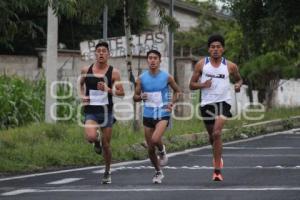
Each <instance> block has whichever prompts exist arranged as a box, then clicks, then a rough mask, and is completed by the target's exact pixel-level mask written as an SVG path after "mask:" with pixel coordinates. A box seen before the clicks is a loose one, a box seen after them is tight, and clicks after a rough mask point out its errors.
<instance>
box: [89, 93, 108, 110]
mask: <svg viewBox="0 0 300 200" xmlns="http://www.w3.org/2000/svg"><path fill="white" fill-rule="evenodd" d="M90 105H92V106H103V105H108V95H107V92H104V91H102V90H90Z"/></svg>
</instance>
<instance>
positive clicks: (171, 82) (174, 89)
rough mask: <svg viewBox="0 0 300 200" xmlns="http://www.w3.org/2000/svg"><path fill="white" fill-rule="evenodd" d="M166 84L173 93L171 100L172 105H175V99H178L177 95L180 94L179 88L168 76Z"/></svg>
mask: <svg viewBox="0 0 300 200" xmlns="http://www.w3.org/2000/svg"><path fill="white" fill-rule="evenodd" d="M168 83H169V85H170V86H171V88H172V89H173V92H174V94H173V98H172V103H175V102H176V101H177V99H178V98H179V95H180V94H181V91H180V88H179V86H178V85H177V83H176V82H175V80H174V77H173V76H171V75H170V76H169V79H168Z"/></svg>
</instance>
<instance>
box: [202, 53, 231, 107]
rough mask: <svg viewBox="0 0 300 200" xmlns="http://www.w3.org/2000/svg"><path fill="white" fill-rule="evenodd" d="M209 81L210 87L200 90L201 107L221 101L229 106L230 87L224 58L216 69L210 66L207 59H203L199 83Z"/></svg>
mask: <svg viewBox="0 0 300 200" xmlns="http://www.w3.org/2000/svg"><path fill="white" fill-rule="evenodd" d="M209 79H212V84H211V87H210V88H203V89H201V106H205V105H207V104H211V103H217V102H222V101H225V102H227V103H228V104H231V95H230V94H231V93H230V89H231V87H230V80H229V72H228V67H227V62H226V59H225V58H222V62H221V64H220V65H219V66H218V67H214V66H212V65H211V63H210V59H209V57H206V58H205V64H204V66H203V69H202V76H201V78H200V82H201V83H203V82H205V81H206V80H209Z"/></svg>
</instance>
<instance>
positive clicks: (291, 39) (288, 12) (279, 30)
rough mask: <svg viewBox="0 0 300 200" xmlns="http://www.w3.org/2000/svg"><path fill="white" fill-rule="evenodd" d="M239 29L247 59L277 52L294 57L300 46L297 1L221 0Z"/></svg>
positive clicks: (299, 22) (299, 15)
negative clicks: (225, 3)
mask: <svg viewBox="0 0 300 200" xmlns="http://www.w3.org/2000/svg"><path fill="white" fill-rule="evenodd" d="M225 1H226V2H227V4H228V6H229V7H230V9H231V11H232V13H233V16H234V17H235V18H236V20H237V21H238V23H239V24H240V26H241V28H242V32H243V35H244V39H245V41H246V42H247V44H248V51H249V58H252V57H255V56H257V55H261V54H264V53H266V52H269V51H274V50H279V51H281V52H283V53H284V55H287V56H295V55H297V53H298V52H297V50H296V49H297V48H298V47H299V46H300V45H299V41H300V13H299V12H298V11H299V9H300V4H299V1H298V0H291V1H288V2H286V1H284V0H277V1H271V0H255V1H248V0H225Z"/></svg>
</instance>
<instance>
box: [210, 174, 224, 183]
mask: <svg viewBox="0 0 300 200" xmlns="http://www.w3.org/2000/svg"><path fill="white" fill-rule="evenodd" d="M212 180H213V181H223V180H224V178H223V176H222V174H221V173H218V174H217V173H216V172H214V173H213V178H212Z"/></svg>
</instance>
